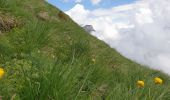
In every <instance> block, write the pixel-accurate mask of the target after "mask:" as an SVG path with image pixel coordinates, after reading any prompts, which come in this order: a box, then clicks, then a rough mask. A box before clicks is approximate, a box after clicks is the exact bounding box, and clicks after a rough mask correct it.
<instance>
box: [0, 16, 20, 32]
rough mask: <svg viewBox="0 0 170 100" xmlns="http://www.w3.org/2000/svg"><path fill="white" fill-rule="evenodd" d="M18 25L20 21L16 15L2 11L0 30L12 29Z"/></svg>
mask: <svg viewBox="0 0 170 100" xmlns="http://www.w3.org/2000/svg"><path fill="white" fill-rule="evenodd" d="M17 26H18V23H17V21H16V19H15V18H14V17H12V16H9V15H5V14H3V13H0V32H6V31H10V30H11V29H13V28H14V27H17Z"/></svg>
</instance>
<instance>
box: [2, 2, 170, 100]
mask: <svg viewBox="0 0 170 100" xmlns="http://www.w3.org/2000/svg"><path fill="white" fill-rule="evenodd" d="M41 11H44V12H48V13H49V15H50V17H51V18H50V20H48V21H43V20H41V19H39V18H38V17H37V14H38V13H39V12H41ZM0 12H2V13H5V14H7V15H8V16H14V17H15V18H16V20H17V21H19V22H20V23H21V25H20V26H18V27H15V28H13V29H12V30H10V31H9V32H3V33H1V34H0V66H1V67H2V68H4V70H5V76H4V77H3V78H2V79H1V80H0V96H1V97H2V99H3V100H9V99H11V98H12V100H169V99H170V77H169V76H167V75H165V74H163V73H161V72H159V71H156V70H152V69H149V68H147V67H146V66H142V65H139V64H137V63H135V62H133V61H131V60H129V59H127V58H125V57H123V56H121V55H120V54H119V53H118V52H117V51H116V50H114V49H111V48H110V47H109V46H108V45H106V44H105V43H103V42H102V41H100V40H98V39H96V38H95V37H93V36H91V35H89V34H88V33H86V32H85V31H84V30H83V29H82V28H81V27H79V26H78V25H77V24H76V23H74V22H73V21H72V20H71V19H70V20H69V21H64V20H60V19H59V17H58V16H57V14H58V12H59V10H58V9H57V8H54V7H53V6H51V5H49V4H47V3H46V2H44V1H42V0H0ZM0 14H1V13H0ZM93 58H95V60H96V62H95V64H94V63H93V61H92V59H93ZM154 77H161V78H162V79H163V81H164V83H163V84H162V85H155V84H154V82H153V79H154ZM138 80H144V81H145V87H143V88H138V87H137V86H136V82H137V81H138Z"/></svg>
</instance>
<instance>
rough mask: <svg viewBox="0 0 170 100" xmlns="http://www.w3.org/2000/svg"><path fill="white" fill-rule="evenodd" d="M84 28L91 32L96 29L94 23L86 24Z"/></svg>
mask: <svg viewBox="0 0 170 100" xmlns="http://www.w3.org/2000/svg"><path fill="white" fill-rule="evenodd" d="M83 28H84V29H85V30H86V31H87V32H88V33H91V32H93V31H95V30H94V28H93V26H92V25H85V26H84V27H83Z"/></svg>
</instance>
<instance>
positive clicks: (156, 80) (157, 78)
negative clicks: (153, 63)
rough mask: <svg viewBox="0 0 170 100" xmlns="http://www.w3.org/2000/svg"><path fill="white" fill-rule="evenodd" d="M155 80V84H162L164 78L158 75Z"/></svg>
mask: <svg viewBox="0 0 170 100" xmlns="http://www.w3.org/2000/svg"><path fill="white" fill-rule="evenodd" d="M154 82H155V84H162V83H163V80H162V79H161V78H159V77H156V78H154Z"/></svg>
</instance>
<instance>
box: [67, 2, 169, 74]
mask: <svg viewBox="0 0 170 100" xmlns="http://www.w3.org/2000/svg"><path fill="white" fill-rule="evenodd" d="M66 13H67V14H68V15H70V16H71V17H72V18H73V20H74V21H76V22H77V23H78V24H79V25H86V24H91V25H93V26H94V28H95V30H96V32H93V33H91V34H92V35H94V36H96V37H97V38H98V39H100V40H103V41H105V42H106V43H107V44H109V45H110V46H111V47H112V48H115V49H116V50H117V51H119V52H120V53H121V54H122V55H124V56H126V57H127V58H130V59H132V60H135V61H136V62H138V63H141V64H144V65H148V66H150V67H151V68H153V69H157V70H161V71H163V72H165V73H168V74H170V0H141V1H138V2H135V3H133V4H128V5H124V6H118V7H113V8H110V9H96V10H93V11H90V10H88V9H85V8H84V6H83V5H80V4H77V5H76V6H75V7H73V8H72V9H71V10H69V11H67V12H66Z"/></svg>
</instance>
